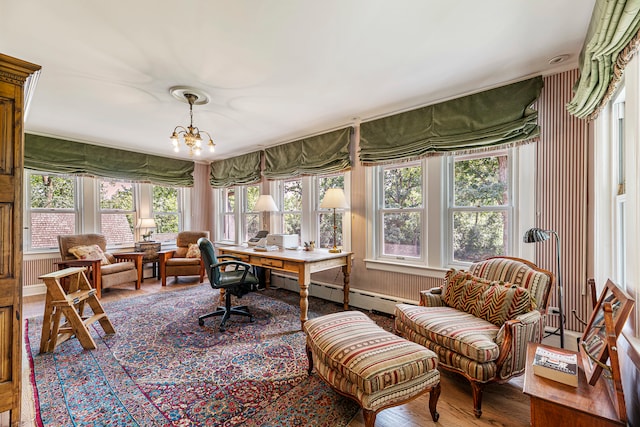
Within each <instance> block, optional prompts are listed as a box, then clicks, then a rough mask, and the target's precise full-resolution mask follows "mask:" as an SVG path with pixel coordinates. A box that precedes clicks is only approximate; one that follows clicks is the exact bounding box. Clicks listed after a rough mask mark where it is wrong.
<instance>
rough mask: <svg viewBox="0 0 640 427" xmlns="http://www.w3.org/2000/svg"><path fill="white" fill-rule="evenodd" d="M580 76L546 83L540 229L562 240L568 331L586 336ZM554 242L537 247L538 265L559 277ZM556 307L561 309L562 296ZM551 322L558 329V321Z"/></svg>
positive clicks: (585, 141)
mask: <svg viewBox="0 0 640 427" xmlns="http://www.w3.org/2000/svg"><path fill="white" fill-rule="evenodd" d="M577 78H578V71H577V70H571V71H567V72H564V73H560V74H554V75H551V76H548V77H545V78H544V89H543V91H542V94H541V96H540V98H539V100H538V108H537V109H538V112H539V121H538V122H539V124H540V130H541V134H540V141H539V142H538V144H537V148H536V150H537V155H536V157H537V170H538V172H537V173H538V175H537V177H536V224H535V226H537V227H540V228H544V229H547V230H554V231H556V232H557V233H558V236H559V238H560V249H561V259H560V268H561V274H562V282H563V293H564V298H563V299H564V313H565V319H566V322H565V329H570V330H574V331H582V329H583V328H582V325H581V324H580V323H579V322H578V321H577V320H576V318H575V315H574V314H573V311H574V310H575V313H576V315H578V316H579V317H580V318H582V319H584V320H588V316H589V314H590V313H591V311H590V307H591V302H590V301H591V297H590V295H588V292H587V279H588V277H587V247H588V245H587V220H588V200H587V190H588V187H587V184H588V180H587V174H588V172H589V164H588V148H589V136H590V128H591V126H592V125H590V124H589V123H588V122H587V121H586V120H582V119H576V118H575V117H573V116H571V115H569V114H568V113H567V111H566V109H565V105H566V104H567V103H568V102H569V100H570V99H571V95H572V86H573V84H574V82H575V81H576V80H577ZM556 259H557V258H556V245H555V242H554V241H553V239H550V240H548V241H546V242H541V243H536V264H538V265H539V266H540V267H542V268H545V269H548V270H551V271H552V272H554V273H556V274H557V270H558V267H557V261H556ZM550 305H551V306H556V307H557V306H558V300H557V296H556V295H555V294H554V295H553V296H552V299H551V303H550ZM550 323H551V324H552V325H554V326H557V319H554V318H553V316H552V317H551V318H550Z"/></svg>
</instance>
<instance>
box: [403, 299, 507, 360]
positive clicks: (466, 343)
mask: <svg viewBox="0 0 640 427" xmlns="http://www.w3.org/2000/svg"><path fill="white" fill-rule="evenodd" d="M395 315H396V323H397V322H398V321H400V322H402V323H403V324H404V325H407V327H409V328H410V329H412V330H414V331H415V332H416V333H417V334H420V335H424V336H425V337H427V338H429V339H430V340H431V341H433V342H435V343H436V344H438V345H441V346H444V347H445V348H450V349H452V350H453V351H455V352H457V353H460V354H463V355H465V356H466V357H468V358H470V359H472V360H476V361H478V362H489V361H492V360H496V359H497V358H498V354H499V349H498V345H497V344H496V342H495V340H496V336H497V335H498V330H499V329H500V328H499V327H498V326H496V325H494V324H492V323H490V322H487V321H486V320H483V319H480V318H478V317H476V316H474V315H472V314H469V313H465V312H463V311H460V310H456V309H455V308H451V307H430V308H425V307H419V306H415V305H410V304H398V305H397V306H396V311H395ZM398 319H399V320H398Z"/></svg>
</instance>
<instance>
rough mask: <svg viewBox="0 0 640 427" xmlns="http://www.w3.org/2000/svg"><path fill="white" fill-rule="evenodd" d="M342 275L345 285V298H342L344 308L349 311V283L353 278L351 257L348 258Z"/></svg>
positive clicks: (343, 288) (343, 289)
mask: <svg viewBox="0 0 640 427" xmlns="http://www.w3.org/2000/svg"><path fill="white" fill-rule="evenodd" d="M342 275H343V276H344V285H343V287H342V291H343V292H344V296H343V297H342V308H343V309H345V310H349V281H350V280H351V279H350V276H351V257H347V263H346V264H345V265H343V266H342Z"/></svg>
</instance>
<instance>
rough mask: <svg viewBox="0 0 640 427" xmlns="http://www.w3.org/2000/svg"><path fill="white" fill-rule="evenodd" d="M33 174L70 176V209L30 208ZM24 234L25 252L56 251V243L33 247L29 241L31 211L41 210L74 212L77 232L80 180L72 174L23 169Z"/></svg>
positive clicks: (79, 221)
mask: <svg viewBox="0 0 640 427" xmlns="http://www.w3.org/2000/svg"><path fill="white" fill-rule="evenodd" d="M33 175H55V176H59V177H63V178H70V179H72V180H73V183H74V207H73V208H72V209H43V208H32V207H31V179H30V178H31V176H33ZM24 182H25V185H24V195H23V197H24V220H23V222H24V235H23V245H24V248H25V252H53V251H58V247H57V245H56V246H54V247H48V248H33V247H32V245H31V243H32V239H31V214H32V212H42V213H52V214H53V213H59V212H61V213H74V214H75V221H74V222H75V230H74V233H77V232H78V230H79V229H80V226H81V215H80V209H79V206H82V203H81V200H80V199H81V195H82V187H81V181H80V180H79V179H78V178H77V177H76V176H73V175H65V174H59V173H49V172H39V171H33V170H29V169H25V171H24Z"/></svg>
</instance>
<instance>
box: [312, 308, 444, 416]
mask: <svg viewBox="0 0 640 427" xmlns="http://www.w3.org/2000/svg"><path fill="white" fill-rule="evenodd" d="M304 331H305V333H306V334H307V356H308V357H309V374H311V371H312V370H313V368H314V367H315V368H316V371H317V372H318V375H319V376H320V378H322V379H323V380H324V381H325V382H326V383H327V384H329V386H331V387H332V388H333V389H334V390H336V391H337V392H338V393H340V394H342V395H345V396H347V397H350V398H352V399H354V400H355V401H356V402H358V404H359V405H360V406H361V407H362V411H363V415H364V420H365V426H366V427H373V425H374V424H375V420H376V415H377V413H378V412H379V411H381V410H383V409H385V408H389V407H391V406H397V405H402V404H404V403H406V402H408V401H410V400H412V399H414V398H416V397H418V396H419V395H421V394H423V393H426V392H429V393H430V396H429V410H430V412H431V417H432V418H433V420H434V421H437V420H438V417H439V414H438V412H437V411H436V405H437V403H438V397H439V396H440V372H438V369H436V368H437V365H438V357H437V356H436V354H435V353H434V352H432V351H431V350H428V349H427V348H425V347H423V346H421V345H419V344H415V343H412V342H411V341H407V340H405V339H404V338H401V337H399V336H397V335H394V334H392V333H390V332H387V331H385V330H384V329H382V328H380V327H379V326H378V325H376V324H375V322H374V321H373V320H371V319H370V318H369V317H367V316H366V315H365V314H363V313H360V312H359V311H344V312H341V313H334V314H329V315H326V316H321V317H318V318H315V319H311V320H307V321H306V322H305V323H304Z"/></svg>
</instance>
